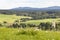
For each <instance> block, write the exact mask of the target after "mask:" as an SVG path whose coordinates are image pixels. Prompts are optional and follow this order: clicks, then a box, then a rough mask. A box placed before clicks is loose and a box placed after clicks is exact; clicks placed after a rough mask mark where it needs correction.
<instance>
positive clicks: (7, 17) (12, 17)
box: [0, 14, 30, 23]
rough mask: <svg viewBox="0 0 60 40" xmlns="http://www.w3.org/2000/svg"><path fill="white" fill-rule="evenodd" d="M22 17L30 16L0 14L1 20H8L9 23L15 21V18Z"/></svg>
mask: <svg viewBox="0 0 60 40" xmlns="http://www.w3.org/2000/svg"><path fill="white" fill-rule="evenodd" d="M21 18H30V17H27V16H16V15H4V14H0V22H3V21H6V22H9V23H13V22H14V21H15V20H20V19H21Z"/></svg>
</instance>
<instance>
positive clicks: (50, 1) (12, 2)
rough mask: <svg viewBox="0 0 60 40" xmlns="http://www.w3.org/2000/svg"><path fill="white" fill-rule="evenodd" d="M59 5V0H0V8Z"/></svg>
mask: <svg viewBox="0 0 60 40" xmlns="http://www.w3.org/2000/svg"><path fill="white" fill-rule="evenodd" d="M48 6H60V0H0V9H10V8H15V7H39V8H43V7H48Z"/></svg>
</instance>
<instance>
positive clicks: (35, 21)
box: [25, 18, 60, 25]
mask: <svg viewBox="0 0 60 40" xmlns="http://www.w3.org/2000/svg"><path fill="white" fill-rule="evenodd" d="M53 21H55V22H60V18H56V19H41V20H30V21H26V22H25V23H26V24H28V23H33V24H36V25H38V24H40V23H41V22H53Z"/></svg>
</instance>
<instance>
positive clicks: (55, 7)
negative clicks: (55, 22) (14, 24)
mask: <svg viewBox="0 0 60 40" xmlns="http://www.w3.org/2000/svg"><path fill="white" fill-rule="evenodd" d="M11 10H16V11H47V10H60V6H52V7H46V8H31V7H18V8H13V9H11Z"/></svg>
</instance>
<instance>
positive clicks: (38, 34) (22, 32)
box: [0, 28, 60, 40]
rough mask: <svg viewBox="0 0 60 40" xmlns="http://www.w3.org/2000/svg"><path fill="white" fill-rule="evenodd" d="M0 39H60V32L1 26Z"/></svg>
mask: <svg viewBox="0 0 60 40" xmlns="http://www.w3.org/2000/svg"><path fill="white" fill-rule="evenodd" d="M0 40H60V32H59V31H41V30H39V31H37V30H36V31H35V29H17V28H16V29H14V28H0Z"/></svg>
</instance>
